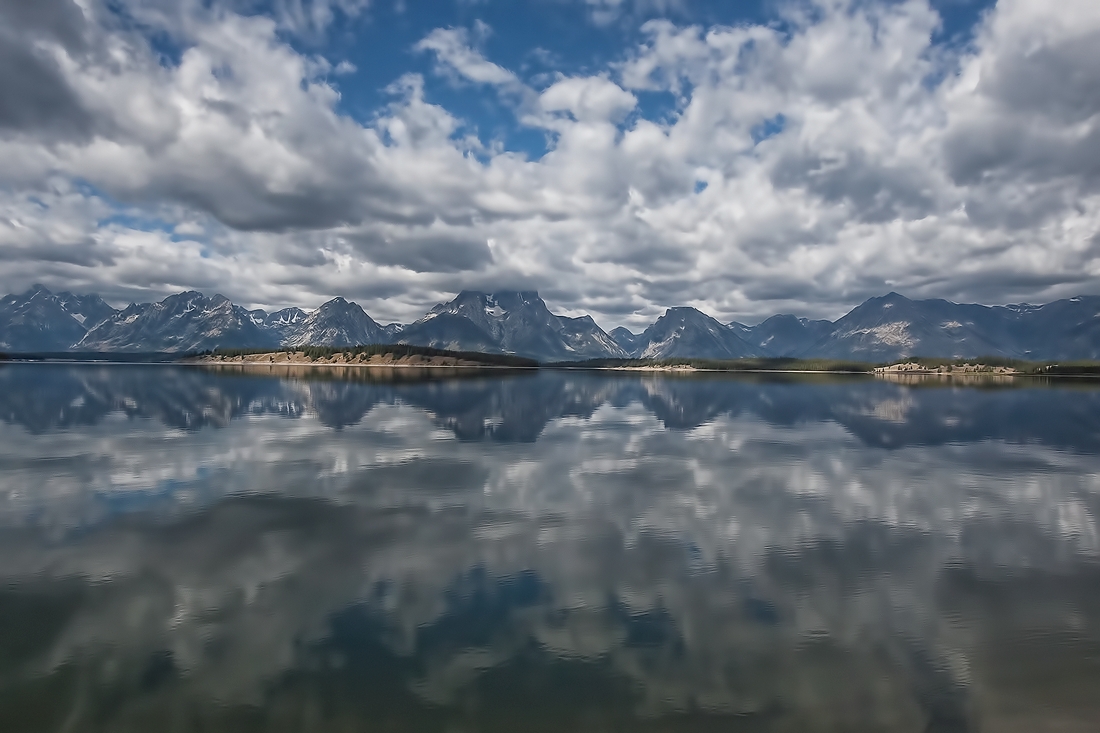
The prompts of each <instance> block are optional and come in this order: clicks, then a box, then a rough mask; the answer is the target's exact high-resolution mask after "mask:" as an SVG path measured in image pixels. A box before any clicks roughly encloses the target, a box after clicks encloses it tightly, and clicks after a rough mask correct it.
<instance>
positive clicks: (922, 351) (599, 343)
mask: <svg viewBox="0 0 1100 733" xmlns="http://www.w3.org/2000/svg"><path fill="white" fill-rule="evenodd" d="M380 343H406V344H414V345H418V346H431V347H435V348H444V349H453V350H461V351H481V352H487V353H505V354H517V355H520V356H526V357H530V358H534V359H539V360H541V361H545V362H562V361H582V360H587V359H628V358H640V359H668V358H700V359H739V358H746V357H800V358H825V359H853V360H859V361H866V362H887V361H896V360H899V359H904V358H906V357H909V356H931V357H952V358H973V357H978V356H1000V357H1012V358H1022V359H1032V360H1070V359H1092V360H1096V359H1100V296H1081V297H1076V298H1069V299H1066V300H1058V301H1055V302H1053V303H1048V304H1046V305H1028V304H1023V305H1007V306H985V305H974V304H959V303H952V302H950V301H946V300H910V299H908V298H905V297H903V296H901V295H898V294H897V293H889V294H887V295H884V296H882V297H877V298H871V299H869V300H867V301H865V302H864V303H862V304H860V305H859V306H857V307H856V308H854V309H853V310H852V311H851V312H849V313H848V314H847V315H845V316H843V317H842V318H840V319H838V320H836V321H825V320H816V321H815V320H809V319H806V318H798V317H796V316H793V315H788V314H781V315H776V316H772V317H771V318H769V319H767V320H765V321H763V322H762V323H759V324H757V325H755V326H747V325H745V324H742V323H737V322H733V323H728V324H726V323H720V322H719V321H717V320H715V319H714V318H711V317H710V316H708V315H706V314H704V313H702V312H701V311H699V310H697V309H695V308H690V307H675V308H669V309H668V310H667V311H666V312H665V314H664V315H662V316H661V317H660V318H658V319H657V320H656V321H655V322H654V323H653V324H651V325H650V326H649V327H648V328H646V329H645V330H644V331H643V332H642V333H640V334H635V333H633V332H631V331H629V330H628V329H626V328H622V327H619V328H616V329H614V330H613V331H611V332H610V333H607V332H605V331H604V330H603V329H602V328H600V327H599V325H597V324H596V322H595V321H594V320H593V319H592V318H591V317H590V316H582V317H579V318H570V317H567V316H559V315H555V314H553V313H551V312H550V309H549V308H547V306H546V303H545V302H544V301H543V300H542V298H540V297H539V294H538V293H537V292H534V291H503V292H496V293H484V292H475V291H463V292H462V293H459V295H458V296H457V297H456V298H455V299H454V300H452V301H450V302H448V303H441V304H439V305H437V306H436V307H434V308H432V310H431V311H429V312H428V313H427V314H425V315H424V317H423V318H421V319H419V320H417V321H415V322H413V323H410V324H407V325H403V324H389V325H385V326H383V325H380V324H379V323H377V322H376V321H375V320H374V319H373V318H371V317H370V316H369V315H368V314H367V313H366V312H365V311H364V310H363V309H362V308H361V307H360V306H359V305H358V304H356V303H352V302H350V301H347V300H345V299H344V298H334V299H333V300H330V301H329V302H327V303H325V304H324V305H322V306H321V307H319V308H317V309H316V310H314V311H312V312H306V311H304V310H301V309H299V308H284V309H282V310H278V311H275V312H273V313H268V312H267V311H264V310H248V309H246V308H244V307H242V306H239V305H236V304H234V303H233V302H232V301H230V300H229V299H228V298H226V297H224V296H222V295H214V296H213V297H207V296H205V295H203V294H202V293H199V292H195V291H188V292H183V293H177V294H175V295H171V296H169V297H167V298H165V299H164V300H162V301H160V302H157V303H141V304H130V305H128V306H126V307H125V308H123V309H121V310H116V309H115V308H113V307H111V306H110V305H109V304H108V303H106V302H105V301H104V300H103V299H102V298H100V297H99V296H98V295H94V294H85V295H77V294H73V293H69V292H64V293H52V292H50V291H49V290H47V289H46V288H45V287H43V286H41V285H35V286H34V287H32V288H31V289H30V290H28V291H27V292H25V293H22V294H18V295H8V296H5V297H4V298H2V299H0V351H5V352H11V353H28V352H38V353H41V352H62V351H78V352H175V353H187V352H197V351H206V350H210V349H217V348H287V347H301V346H357V345H361V344H380Z"/></svg>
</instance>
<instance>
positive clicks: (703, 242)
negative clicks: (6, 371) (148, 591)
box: [0, 0, 1100, 329]
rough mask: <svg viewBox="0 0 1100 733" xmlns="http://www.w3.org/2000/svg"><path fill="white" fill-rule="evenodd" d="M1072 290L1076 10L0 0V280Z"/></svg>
mask: <svg viewBox="0 0 1100 733" xmlns="http://www.w3.org/2000/svg"><path fill="white" fill-rule="evenodd" d="M33 283H42V284H45V285H46V286H47V287H49V288H51V289H55V290H72V291H75V292H97V293H100V294H101V295H103V296H104V297H105V298H106V299H107V300H108V301H109V302H111V303H113V304H115V305H124V304H126V303H129V302H131V301H133V302H147V301H151V300H158V299H160V298H163V297H165V296H166V295H169V294H171V293H174V292H178V291H181V290H187V289H196V290H201V291H203V292H206V293H207V294H214V293H222V294H224V295H226V296H228V297H230V298H231V299H233V300H234V301H236V302H238V303H241V304H242V305H246V306H250V307H251V306H255V307H266V308H278V307H284V306H290V305H296V306H300V307H304V308H307V309H308V308H314V307H316V306H318V305H320V304H321V303H322V302H324V301H326V300H328V299H330V298H332V297H335V296H343V297H346V298H349V299H351V300H355V301H356V302H358V303H360V304H361V305H362V306H363V307H364V308H365V309H366V310H367V312H368V313H370V314H371V315H372V316H373V317H375V319H376V320H379V321H382V322H389V321H402V322H408V321H411V320H414V319H416V318H418V317H419V316H421V315H422V314H423V313H424V312H425V311H426V310H428V309H429V308H430V307H431V306H432V305H434V304H436V303H438V302H441V301H444V300H448V299H450V298H451V297H453V296H454V295H455V294H456V293H457V292H459V291H460V290H462V289H480V290H504V289H524V290H527V289H531V290H538V291H539V292H540V294H541V295H542V296H543V298H544V299H545V300H546V301H547V303H548V304H549V305H550V307H551V309H552V310H553V311H554V312H556V313H561V314H565V315H580V314H583V313H589V314H591V315H593V316H594V317H595V318H596V320H597V321H599V322H600V324H601V325H603V326H604V327H605V328H608V329H609V328H612V327H614V326H617V325H626V326H628V327H631V328H635V329H638V328H640V327H644V326H645V325H646V324H648V323H650V322H652V321H653V320H654V319H655V318H656V317H658V316H659V315H661V314H662V313H663V312H664V310H665V309H666V308H668V307H671V306H679V305H691V306H695V307H697V308H699V309H700V310H703V311H704V312H706V313H708V314H710V315H713V316H715V317H717V318H719V319H720V320H722V321H729V320H738V321H742V322H746V323H754V322H757V321H759V320H761V319H763V318H765V317H767V316H769V315H771V314H774V313H780V312H785V313H795V314H796V315H799V316H807V317H826V318H836V317H838V316H839V315H841V314H843V313H844V312H846V311H847V310H849V309H850V308H852V307H853V306H855V305H857V304H858V303H859V302H861V301H863V300H864V299H866V298H868V297H871V296H876V295H882V294H885V293H886V292H889V291H897V292H900V293H902V294H904V295H907V296H909V297H913V298H924V297H942V298H947V299H949V300H954V301H959V302H983V303H990V304H993V303H1013V302H1046V301H1049V300H1054V299H1057V298H1061V297H1070V296H1073V295H1077V294H1086V293H1088V294H1095V293H1100V3H1098V2H1096V0H1059V2H1049V0H999V1H997V2H990V1H988V0H751V1H748V2H736V1H734V0H35V2H33V3H32V2H26V0H0V292H21V291H23V290H26V289H27V288H29V287H30V285H31V284H33Z"/></svg>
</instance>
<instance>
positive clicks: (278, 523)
mask: <svg viewBox="0 0 1100 733" xmlns="http://www.w3.org/2000/svg"><path fill="white" fill-rule="evenodd" d="M1098 513H1100V389H1098V388H1094V387H1093V385H1092V384H1091V383H1088V382H1080V383H1075V382H1062V383H1057V384H1042V383H1039V382H1033V381H1024V382H1020V383H1017V385H1016V386H1009V385H1004V384H993V383H987V384H977V385H970V386H960V385H955V386H950V385H949V384H945V383H927V384H916V385H901V384H893V383H888V382H884V381H877V380H874V379H870V378H848V379H837V378H820V377H819V378H808V379H797V378H785V379H774V378H773V379H764V378H759V377H757V378H750V377H741V378H730V377H679V378H676V377H671V378H670V377H646V376H602V375H596V374H584V373H563V372H542V373H538V374H533V373H529V374H502V373H499V372H497V373H492V374H476V373H475V374H463V375H458V376H454V377H452V378H440V373H439V372H434V373H431V374H418V373H416V372H412V371H395V372H378V373H373V374H370V375H368V374H367V373H366V372H365V371H359V372H355V373H353V374H351V375H349V376H348V377H346V378H341V377H339V376H337V375H336V374H334V373H333V372H331V371H321V370H318V371H316V372H310V371H309V370H298V371H281V372H271V373H257V372H249V373H242V372H235V371H232V370H224V369H223V370H214V369H200V368H182V367H163V366H159V367H140V366H61V365H58V366H54V365H27V366H22V365H6V366H0V729H2V730H3V731H15V732H21V731H157V732H158V733H159V732H164V733H169V732H175V731H180V732H183V731H260V730H263V731H439V732H440V733H457V732H459V731H554V732H557V731H568V732H569V733H579V732H588V731H792V732H794V731H810V732H814V731H838V732H839V731H914V732H916V733H929V732H932V733H945V732H948V731H950V732H961V731H1021V732H1024V731H1027V732H1029V733H1030V732H1034V731H1059V732H1076V731H1090V732H1094V731H1097V730H1100V534H1098V527H1097V517H1098Z"/></svg>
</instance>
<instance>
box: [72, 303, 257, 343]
mask: <svg viewBox="0 0 1100 733" xmlns="http://www.w3.org/2000/svg"><path fill="white" fill-rule="evenodd" d="M278 344H279V341H278V339H277V337H276V336H275V334H274V333H272V332H271V331H269V330H266V329H264V328H261V327H260V326H258V325H257V324H256V323H255V321H254V320H253V315H252V314H251V313H249V312H248V311H247V310H245V309H244V308H242V307H241V306H239V305H234V304H233V303H232V302H231V301H230V300H229V299H228V298H226V297H225V296H224V295H215V296H214V297H212V298H207V297H206V296H205V295H203V294H202V293H199V292H197V291H194V290H191V291H187V292H184V293H177V294H176V295H170V296H168V297H167V298H165V299H164V300H162V301H160V302H159V303H142V304H140V305H139V304H132V305H130V306H128V307H126V308H124V309H123V310H121V311H119V312H117V313H115V314H114V315H113V316H111V317H110V318H108V319H106V320H105V321H103V322H102V323H100V324H99V325H97V326H95V327H93V328H92V329H90V330H89V331H88V332H87V333H86V334H85V335H84V337H83V338H82V339H81V340H80V341H79V342H77V343H76V344H75V345H73V346H72V348H73V349H74V350H77V351H169V352H188V351H205V350H207V349H216V348H221V347H237V348H265V347H275V346H278Z"/></svg>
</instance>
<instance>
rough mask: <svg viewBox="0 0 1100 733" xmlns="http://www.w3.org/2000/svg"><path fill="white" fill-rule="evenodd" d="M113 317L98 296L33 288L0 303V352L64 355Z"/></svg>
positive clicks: (109, 308)
mask: <svg viewBox="0 0 1100 733" xmlns="http://www.w3.org/2000/svg"><path fill="white" fill-rule="evenodd" d="M114 313H115V309H114V308H112V307H111V306H109V305H107V304H106V303H105V302H103V299H102V298H100V297H99V296H98V295H85V296H76V295H73V294H72V293H57V294H54V293H51V292H50V291H49V290H47V289H46V288H44V287H43V286H41V285H35V286H34V287H32V288H31V289H30V290H28V291H27V292H25V293H22V294H20V295H8V296H5V297H4V298H3V299H0V350H6V351H16V352H18V351H23V352H26V351H43V352H46V351H65V350H66V349H68V348H69V347H70V346H72V345H73V344H74V343H76V342H78V341H80V340H81V339H82V338H84V335H85V334H86V333H87V332H88V329H89V328H91V327H93V326H95V325H97V324H98V323H100V322H101V321H103V320H104V319H106V318H109V317H111V316H112V315H114Z"/></svg>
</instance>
